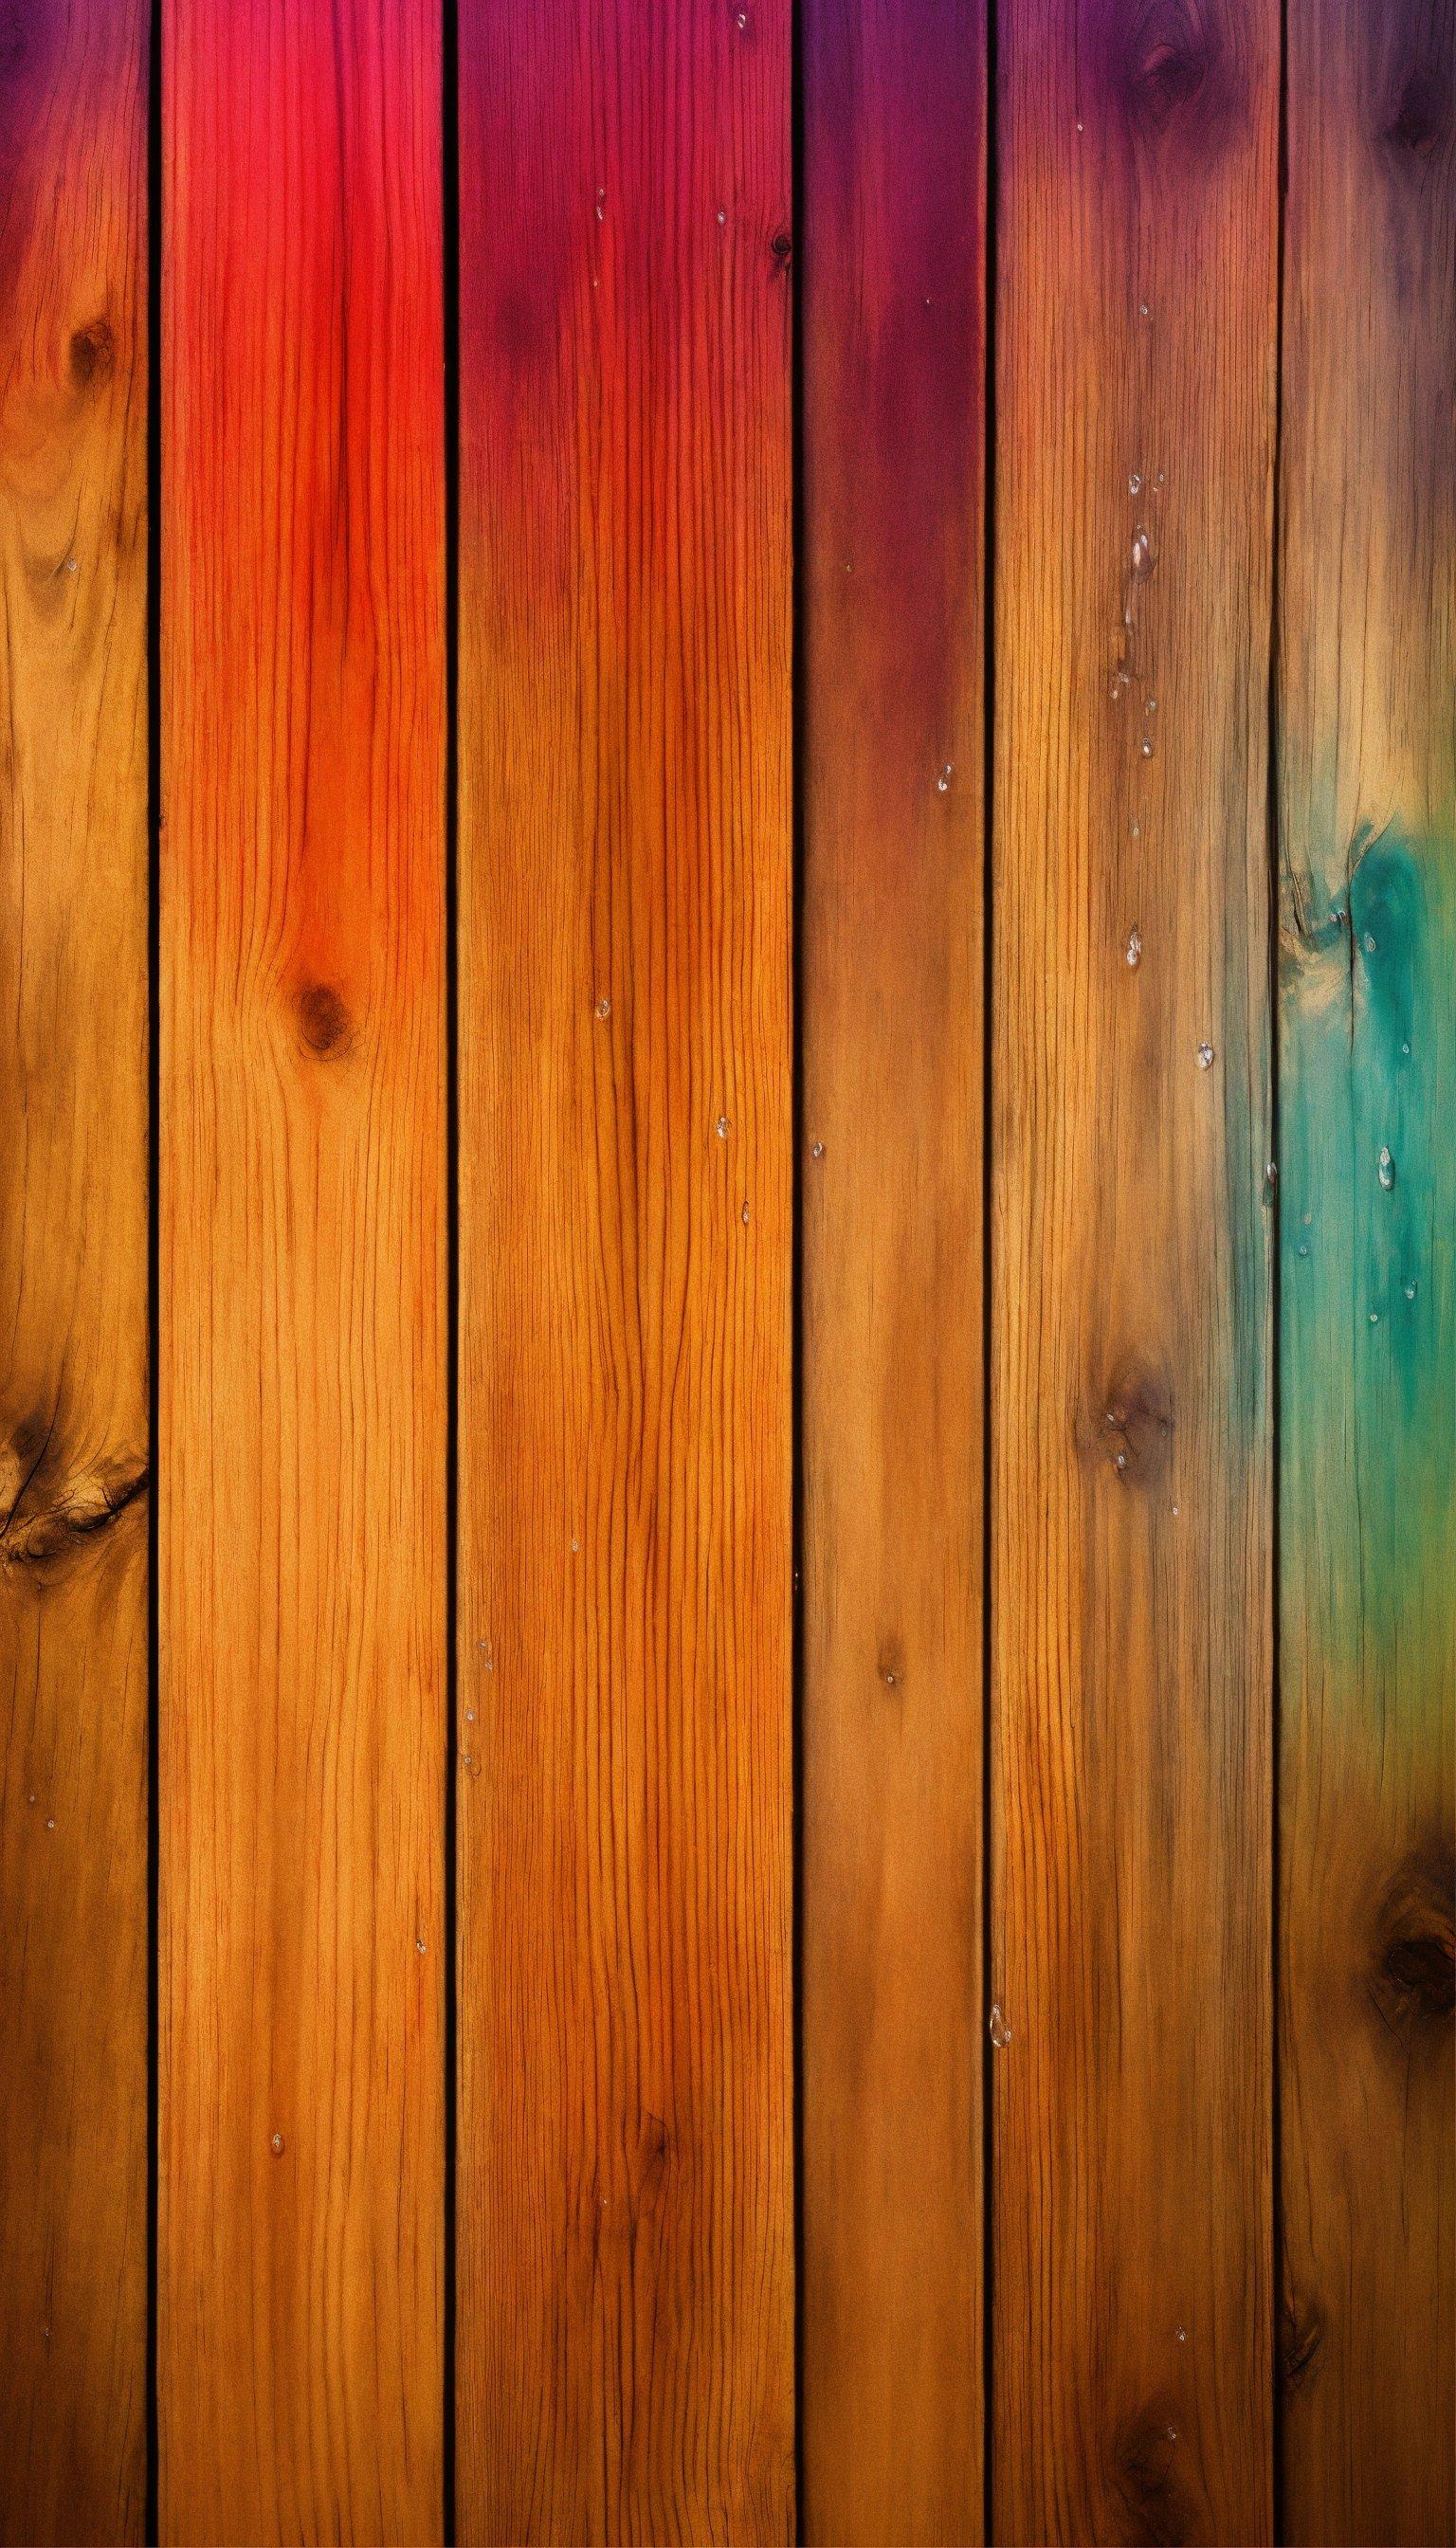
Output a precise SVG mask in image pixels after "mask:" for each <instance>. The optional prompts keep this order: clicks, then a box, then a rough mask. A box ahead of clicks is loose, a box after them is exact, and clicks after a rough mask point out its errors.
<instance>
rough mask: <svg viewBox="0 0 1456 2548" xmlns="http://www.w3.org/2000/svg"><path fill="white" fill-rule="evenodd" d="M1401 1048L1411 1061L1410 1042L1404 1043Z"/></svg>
mask: <svg viewBox="0 0 1456 2548" xmlns="http://www.w3.org/2000/svg"><path fill="white" fill-rule="evenodd" d="M1401 1050H1402V1052H1403V1053H1404V1054H1405V1056H1406V1059H1407V1060H1408V1061H1409V1060H1410V1046H1409V1044H1403V1045H1402V1047H1401Z"/></svg>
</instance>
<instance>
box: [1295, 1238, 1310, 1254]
mask: <svg viewBox="0 0 1456 2548" xmlns="http://www.w3.org/2000/svg"><path fill="white" fill-rule="evenodd" d="M1296 1252H1297V1254H1299V1255H1301V1256H1308V1255H1309V1253H1310V1242H1309V1240H1308V1238H1302V1239H1301V1240H1300V1243H1299V1247H1298V1249H1297V1251H1296Z"/></svg>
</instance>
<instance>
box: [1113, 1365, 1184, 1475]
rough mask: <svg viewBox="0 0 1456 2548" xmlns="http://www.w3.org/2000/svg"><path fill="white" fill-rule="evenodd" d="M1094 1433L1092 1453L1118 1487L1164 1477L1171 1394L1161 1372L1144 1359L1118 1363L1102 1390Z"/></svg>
mask: <svg viewBox="0 0 1456 2548" xmlns="http://www.w3.org/2000/svg"><path fill="white" fill-rule="evenodd" d="M1095 1432H1096V1440H1095V1446H1094V1447H1095V1453H1096V1456H1097V1457H1098V1458H1099V1459H1100V1460H1103V1461H1105V1462H1106V1463H1107V1465H1108V1466H1109V1467H1110V1468H1111V1470H1112V1472H1113V1475H1114V1477H1115V1478H1116V1479H1117V1480H1118V1482H1119V1483H1120V1484H1121V1485H1123V1486H1128V1487H1136V1486H1145V1485H1150V1484H1151V1483H1153V1482H1154V1481H1155V1480H1157V1479H1159V1478H1161V1477H1163V1476H1164V1475H1165V1473H1166V1471H1167V1468H1168V1464H1169V1461H1170V1458H1171V1455H1172V1444H1173V1393H1172V1390H1171V1389H1170V1388H1169V1386H1168V1383H1167V1380H1166V1378H1165V1377H1164V1375H1163V1374H1162V1373H1161V1372H1157V1371H1154V1370H1152V1369H1151V1367H1150V1366H1149V1365H1147V1364H1145V1363H1140V1362H1138V1361H1134V1360H1129V1361H1125V1362H1122V1363H1119V1364H1118V1365H1117V1367H1116V1369H1115V1370H1114V1372H1113V1376H1112V1379H1111V1381H1110V1382H1109V1384H1108V1386H1107V1388H1106V1390H1105V1391H1104V1392H1103V1393H1102V1396H1101V1403H1100V1412H1099V1415H1098V1420H1097V1424H1096V1428H1095Z"/></svg>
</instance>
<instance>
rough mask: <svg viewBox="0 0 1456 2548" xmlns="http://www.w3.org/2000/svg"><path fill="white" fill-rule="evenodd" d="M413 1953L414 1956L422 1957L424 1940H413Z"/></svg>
mask: <svg viewBox="0 0 1456 2548" xmlns="http://www.w3.org/2000/svg"><path fill="white" fill-rule="evenodd" d="M414 1952H415V1954H416V1956H422V1955H423V1953H424V1940H423V1939H422V1938H416V1939H415V1941H414Z"/></svg>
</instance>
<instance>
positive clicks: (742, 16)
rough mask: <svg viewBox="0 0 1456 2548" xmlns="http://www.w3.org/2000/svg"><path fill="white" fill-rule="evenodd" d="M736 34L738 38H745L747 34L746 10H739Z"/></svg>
mask: <svg viewBox="0 0 1456 2548" xmlns="http://www.w3.org/2000/svg"><path fill="white" fill-rule="evenodd" d="M738 32H739V34H740V36H746V35H747V34H748V11H747V10H746V9H740V10H739V13H738Z"/></svg>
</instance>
